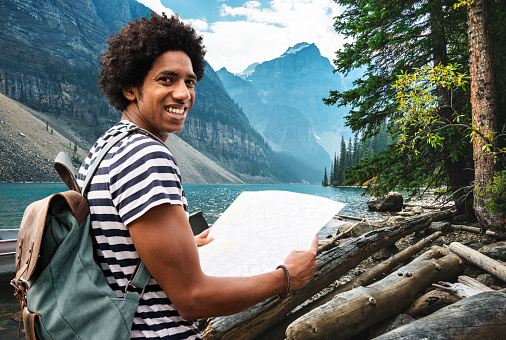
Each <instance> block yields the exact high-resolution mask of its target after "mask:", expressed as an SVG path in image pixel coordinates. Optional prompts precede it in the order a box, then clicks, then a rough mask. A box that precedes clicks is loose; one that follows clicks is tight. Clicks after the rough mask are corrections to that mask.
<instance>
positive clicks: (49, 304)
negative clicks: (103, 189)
mask: <svg viewBox="0 0 506 340" xmlns="http://www.w3.org/2000/svg"><path fill="white" fill-rule="evenodd" d="M133 132H140V133H144V134H145V132H146V131H144V130H142V129H140V128H137V127H133V128H131V129H129V130H127V131H125V132H123V133H121V134H119V135H117V136H115V137H114V138H112V140H110V141H109V142H108V143H107V144H106V145H105V146H104V147H103V149H102V150H101V152H100V153H99V155H98V156H97V159H96V161H95V162H94V163H93V164H92V166H91V167H90V169H89V172H88V176H87V178H86V183H85V185H84V187H83V189H82V193H81V190H80V189H79V187H78V185H77V183H76V181H75V177H74V174H73V171H71V170H70V169H73V167H72V164H71V162H70V159H69V158H68V156H67V155H65V154H64V153H60V154H59V155H58V157H57V158H56V160H55V169H56V170H57V171H58V173H59V174H60V176H61V177H62V179H63V181H64V182H65V183H66V184H67V186H68V187H69V189H70V190H69V191H65V192H61V193H58V194H54V195H52V196H49V197H46V198H45V199H42V200H40V201H37V202H34V203H32V204H30V205H29V206H28V207H27V208H26V210H25V213H24V215H23V219H22V221H21V226H20V229H19V234H18V242H17V245H16V277H15V278H14V279H13V280H12V281H11V284H12V285H13V286H14V287H15V293H14V295H15V296H16V297H17V298H18V299H19V300H20V302H21V309H22V314H23V323H24V326H25V332H26V338H27V340H31V339H34V340H35V339H56V340H62V339H65V340H69V339H86V340H88V339H100V340H103V339H130V329H131V327H132V322H133V318H134V315H135V310H136V309H137V306H138V304H139V300H140V297H141V295H139V294H137V293H134V292H130V291H127V292H126V294H125V296H124V297H123V298H118V297H116V295H115V293H114V292H113V290H112V289H111V288H110V287H109V285H108V283H107V281H106V278H105V276H104V274H103V272H102V269H101V268H100V266H99V265H98V264H97V263H96V262H95V259H94V250H93V245H92V238H91V234H90V233H91V226H90V211H89V206H88V201H87V199H86V193H87V189H88V185H89V183H90V181H91V178H92V177H93V175H94V173H95V171H96V169H97V168H98V165H99V163H100V162H101V160H102V159H103V157H104V156H105V154H106V153H107V152H108V151H109V150H110V148H112V147H113V146H114V145H115V144H116V143H117V142H119V141H120V140H121V139H122V138H124V137H126V136H127V135H129V134H130V133H133ZM149 278H150V274H149V272H148V270H147V269H146V267H145V266H144V264H143V263H142V262H141V261H139V263H138V265H137V268H136V270H135V271H134V273H133V274H132V278H131V279H130V282H129V284H128V285H132V286H135V287H137V288H139V289H141V290H142V291H143V289H144V288H145V286H146V285H147V282H148V280H149ZM128 285H127V287H128Z"/></svg>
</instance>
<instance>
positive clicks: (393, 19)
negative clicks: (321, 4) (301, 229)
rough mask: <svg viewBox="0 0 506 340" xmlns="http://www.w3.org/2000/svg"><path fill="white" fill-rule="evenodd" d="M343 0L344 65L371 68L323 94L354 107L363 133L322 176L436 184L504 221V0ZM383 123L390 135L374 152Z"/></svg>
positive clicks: (485, 216)
mask: <svg viewBox="0 0 506 340" xmlns="http://www.w3.org/2000/svg"><path fill="white" fill-rule="evenodd" d="M336 2H337V3H338V4H340V5H342V6H343V7H344V11H343V13H342V14H341V15H339V16H337V17H336V18H335V23H334V27H335V29H336V31H337V32H339V33H341V34H343V35H344V36H345V37H346V38H348V40H347V41H348V42H347V43H346V44H345V45H344V47H343V48H342V49H341V50H339V51H337V52H336V58H335V60H334V65H335V67H336V72H341V73H344V74H347V73H349V72H350V71H352V70H354V69H357V68H362V69H363V70H365V72H364V74H363V76H362V77H361V78H359V79H357V80H356V81H354V83H353V88H352V89H350V90H347V91H341V92H340V91H331V92H330V93H329V96H328V97H327V98H324V99H323V100H324V102H325V103H326V104H327V105H337V106H347V107H350V108H351V109H350V110H349V112H348V114H347V116H346V117H345V119H346V125H347V126H349V127H350V128H351V129H352V131H353V132H354V133H355V134H358V135H359V136H361V140H360V142H359V141H357V140H355V141H354V142H353V143H352V142H351V141H350V142H349V143H348V145H345V144H346V143H344V141H343V142H342V147H341V150H340V154H339V157H337V155H336V156H335V157H334V160H333V164H332V165H331V167H330V169H329V171H328V177H327V176H324V180H323V182H322V184H323V185H342V184H345V185H358V186H362V187H364V188H365V189H366V192H367V193H370V194H372V195H375V196H381V195H384V194H386V193H387V192H389V191H392V190H406V191H408V192H410V193H411V195H417V194H419V193H420V192H423V191H424V190H425V189H428V188H435V189H438V190H440V191H443V192H444V193H445V194H447V195H448V196H449V197H450V198H451V199H453V200H454V201H455V203H456V206H457V208H458V209H459V210H462V211H464V210H465V206H466V202H467V203H469V202H471V203H472V204H471V205H472V207H473V211H472V212H471V214H474V215H475V216H476V217H477V218H478V221H479V222H480V223H481V224H482V225H488V226H492V227H497V228H501V229H502V228H504V227H505V221H506V209H505V205H504V202H505V201H506V185H505V183H506V170H505V165H506V157H505V154H506V139H505V135H506V134H505V128H506V115H505V114H504V109H505V107H506V86H505V85H506V53H505V52H506V26H505V25H504V22H506V1H502V0H500V1H491V0H488V1H487V0H470V1H466V0H424V1H413V0H403V1H399V0H382V1H377V0H336ZM383 129H384V131H385V133H386V134H387V135H388V140H389V141H391V143H389V144H388V145H386V146H385V147H384V149H382V150H378V149H376V150H375V149H374V148H373V149H372V151H373V152H370V151H371V150H370V149H368V148H367V147H366V145H367V143H372V141H374V140H376V139H377V138H379V137H380V136H381V133H383V132H382V131H383ZM325 175H327V169H325ZM466 211H467V212H468V213H469V211H468V210H466Z"/></svg>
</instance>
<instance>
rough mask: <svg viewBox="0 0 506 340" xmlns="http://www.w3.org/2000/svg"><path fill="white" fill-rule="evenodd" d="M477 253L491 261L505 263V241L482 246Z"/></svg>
mask: <svg viewBox="0 0 506 340" xmlns="http://www.w3.org/2000/svg"><path fill="white" fill-rule="evenodd" d="M479 252H480V253H482V254H483V255H487V256H488V257H491V258H493V259H496V260H499V261H503V262H506V241H502V242H497V243H492V244H489V245H486V246H483V247H481V248H480V250H479Z"/></svg>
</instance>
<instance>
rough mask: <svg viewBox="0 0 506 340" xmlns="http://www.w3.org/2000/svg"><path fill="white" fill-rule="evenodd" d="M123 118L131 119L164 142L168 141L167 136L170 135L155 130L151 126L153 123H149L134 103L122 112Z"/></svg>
mask: <svg viewBox="0 0 506 340" xmlns="http://www.w3.org/2000/svg"><path fill="white" fill-rule="evenodd" d="M121 120H129V121H131V122H132V123H134V124H135V125H137V126H138V127H140V128H143V129H144V130H148V131H149V132H151V133H152V134H154V135H155V136H156V137H158V138H159V139H160V140H162V141H163V142H165V141H167V138H168V137H169V136H165V137H164V136H162V135H160V133H159V132H158V131H157V130H155V129H154V128H153V127H152V126H151V124H149V122H148V121H147V120H146V119H145V118H144V117H143V116H142V115H141V114H140V112H139V110H138V109H137V107H136V106H135V105H134V104H133V103H130V104H129V105H128V106H127V108H126V109H125V110H124V111H123V112H122V115H121Z"/></svg>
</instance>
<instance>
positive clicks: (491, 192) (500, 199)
mask: <svg viewBox="0 0 506 340" xmlns="http://www.w3.org/2000/svg"><path fill="white" fill-rule="evenodd" d="M485 197H487V198H488V199H487V200H486V201H485V209H487V210H488V212H490V213H491V214H498V215H503V216H506V170H503V171H501V172H498V173H496V174H495V176H494V180H493V181H492V183H490V184H489V185H488V186H487V187H486V189H485Z"/></svg>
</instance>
